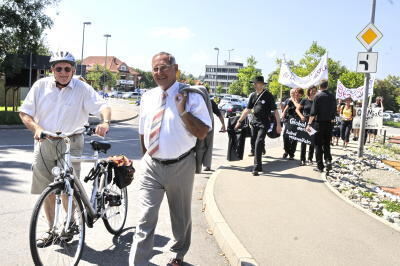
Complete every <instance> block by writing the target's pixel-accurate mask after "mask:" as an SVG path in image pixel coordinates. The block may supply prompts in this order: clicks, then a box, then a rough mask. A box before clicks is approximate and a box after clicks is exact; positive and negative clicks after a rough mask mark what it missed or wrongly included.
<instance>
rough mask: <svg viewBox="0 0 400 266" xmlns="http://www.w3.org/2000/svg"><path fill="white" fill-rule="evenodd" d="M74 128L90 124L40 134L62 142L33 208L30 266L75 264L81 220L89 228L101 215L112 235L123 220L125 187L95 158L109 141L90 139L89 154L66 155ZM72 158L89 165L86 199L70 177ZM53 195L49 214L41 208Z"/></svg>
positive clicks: (80, 241)
mask: <svg viewBox="0 0 400 266" xmlns="http://www.w3.org/2000/svg"><path fill="white" fill-rule="evenodd" d="M76 133H85V134H86V135H89V136H90V135H92V134H93V133H94V129H93V128H89V127H85V128H80V129H77V130H75V131H74V132H72V133H68V134H63V133H60V132H57V133H52V132H46V131H44V132H42V134H41V136H40V137H41V138H43V139H44V138H53V141H54V139H56V141H62V142H64V143H65V146H64V147H65V152H61V153H62V154H60V160H59V162H60V163H61V165H60V166H56V167H54V168H53V169H52V170H51V172H52V174H53V175H54V182H52V183H51V184H50V185H49V186H48V187H47V188H46V189H45V190H44V191H43V192H42V194H41V195H40V197H39V199H38V201H37V202H36V204H35V207H34V209H33V213H32V217H31V222H30V230H29V242H30V243H29V244H30V250H31V255H32V259H33V261H34V263H35V265H46V264H50V265H58V264H60V265H77V264H78V263H79V260H80V258H81V256H82V251H83V248H84V242H85V224H86V225H87V226H88V227H89V228H92V227H93V224H94V223H95V222H96V221H97V220H99V219H100V218H102V220H103V223H104V225H105V227H106V229H107V230H108V231H109V232H110V233H112V234H115V235H116V234H119V233H121V231H122V230H123V227H124V225H125V221H126V216H127V211H128V195H127V190H126V187H124V188H122V189H120V188H119V187H118V186H116V184H115V182H114V183H113V182H112V174H111V173H109V162H108V161H107V160H104V159H99V152H103V153H106V152H107V150H109V149H110V148H111V144H109V143H108V142H105V141H93V140H92V141H91V142H90V145H91V147H92V149H93V151H94V153H93V155H92V156H79V157H74V156H71V155H70V140H69V136H71V135H74V134H76ZM56 147H58V144H57V146H56ZM58 152H59V151H58ZM72 162H91V163H93V164H94V166H93V168H92V169H91V170H90V172H89V174H88V175H87V176H86V177H85V178H84V182H88V181H93V188H92V192H91V197H90V199H89V197H88V196H87V194H86V191H85V189H84V187H83V185H82V183H81V181H80V179H79V178H76V177H75V176H74V171H73V168H72V166H71V163H72ZM109 174H110V175H109ZM53 198H54V202H55V205H54V215H53V217H50V216H51V215H48V213H46V210H45V208H46V207H47V206H46V205H48V204H49V203H47V202H48V201H50V202H53V201H52V200H53ZM46 199H49V200H46ZM45 202H46V203H45ZM48 212H49V210H48ZM46 215H47V216H46ZM49 217H50V218H49ZM52 220H53V221H52ZM42 222H43V224H42ZM45 240H47V241H45Z"/></svg>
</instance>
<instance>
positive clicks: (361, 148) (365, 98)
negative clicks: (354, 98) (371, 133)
mask: <svg viewBox="0 0 400 266" xmlns="http://www.w3.org/2000/svg"><path fill="white" fill-rule="evenodd" d="M375 7H376V0H372V12H371V23H372V24H375ZM368 52H372V47H371V48H369V49H368ZM370 79H371V74H370V73H365V80H364V84H365V86H364V95H363V104H362V112H361V124H360V138H359V139H358V152H357V156H358V157H362V156H363V153H364V138H366V137H367V134H366V132H365V121H366V118H367V111H368V92H369V80H370Z"/></svg>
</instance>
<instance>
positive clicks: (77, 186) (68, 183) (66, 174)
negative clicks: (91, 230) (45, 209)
mask: <svg viewBox="0 0 400 266" xmlns="http://www.w3.org/2000/svg"><path fill="white" fill-rule="evenodd" d="M49 135H50V134H49ZM62 140H63V141H64V142H65V144H66V150H65V152H64V155H63V160H62V161H63V164H62V166H61V169H57V170H59V171H57V172H58V173H57V174H56V175H55V177H54V182H53V183H52V184H50V186H52V185H53V186H54V185H56V184H59V183H64V185H65V190H66V192H67V195H68V209H67V219H66V222H65V226H64V229H65V228H69V226H70V222H71V218H72V209H73V206H72V199H73V195H74V191H75V190H76V191H77V192H78V193H79V196H80V198H81V200H82V203H83V205H84V207H85V208H84V215H85V218H86V219H85V221H86V224H87V225H88V226H89V227H92V226H93V222H92V221H93V220H94V219H96V218H99V217H101V216H102V215H104V213H105V211H106V210H102V212H101V213H98V211H97V209H98V202H97V199H98V197H99V196H101V195H99V194H98V191H102V189H103V188H104V186H107V185H108V184H107V181H108V178H107V177H108V172H107V171H106V168H105V167H104V166H103V165H101V164H100V165H99V162H100V160H99V152H98V151H94V154H93V155H92V156H72V155H71V154H70V139H69V137H67V136H65V137H62ZM72 162H76V163H82V162H89V163H93V164H94V168H97V167H98V166H100V167H101V172H102V173H103V175H101V178H100V180H99V175H98V176H95V178H94V180H93V189H92V193H91V197H90V199H89V198H88V196H87V194H86V190H85V188H84V187H83V184H82V182H81V180H80V179H79V178H76V176H75V175H74V174H73V171H72V165H71V163H72ZM56 167H58V166H56ZM56 167H54V168H56ZM54 168H53V171H52V172H53V174H54ZM58 168H60V167H58ZM61 208H62V206H61V199H60V195H56V204H55V212H54V213H55V217H54V224H53V229H55V225H56V221H58V218H59V215H60V211H61ZM88 216H89V217H90V218H91V219H87V218H89V217H88Z"/></svg>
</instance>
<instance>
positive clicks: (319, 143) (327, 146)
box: [315, 121, 333, 170]
mask: <svg viewBox="0 0 400 266" xmlns="http://www.w3.org/2000/svg"><path fill="white" fill-rule="evenodd" d="M332 128H333V124H332V123H331V122H330V121H322V122H316V123H315V129H316V130H317V133H315V157H316V160H317V166H318V169H320V170H323V169H324V168H325V166H324V162H323V161H322V156H323V157H324V160H325V163H327V162H331V161H332V155H331V139H332Z"/></svg>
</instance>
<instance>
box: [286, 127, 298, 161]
mask: <svg viewBox="0 0 400 266" xmlns="http://www.w3.org/2000/svg"><path fill="white" fill-rule="evenodd" d="M285 130H286V127H285ZM283 149H284V150H285V153H287V154H289V157H291V158H293V157H294V153H295V152H296V149H297V141H295V140H291V139H290V138H289V137H288V136H287V135H286V134H283Z"/></svg>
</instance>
